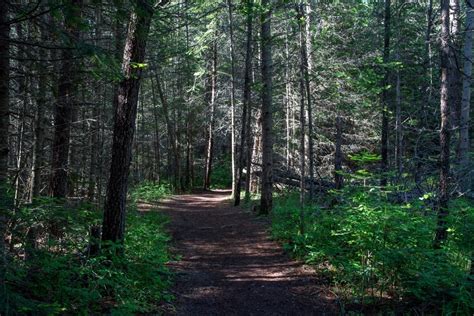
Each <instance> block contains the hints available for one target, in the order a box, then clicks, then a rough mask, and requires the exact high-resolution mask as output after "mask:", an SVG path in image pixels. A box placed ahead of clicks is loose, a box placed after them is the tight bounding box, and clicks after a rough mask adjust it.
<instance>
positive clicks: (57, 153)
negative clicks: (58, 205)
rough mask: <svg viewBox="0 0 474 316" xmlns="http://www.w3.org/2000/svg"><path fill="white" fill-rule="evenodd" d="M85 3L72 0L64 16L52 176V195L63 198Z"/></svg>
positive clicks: (55, 112) (66, 186)
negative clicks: (64, 39) (76, 50)
mask: <svg viewBox="0 0 474 316" xmlns="http://www.w3.org/2000/svg"><path fill="white" fill-rule="evenodd" d="M81 6H82V0H71V11H70V14H68V15H66V16H65V21H64V23H65V27H66V32H67V34H68V42H69V45H68V46H69V47H68V48H66V49H64V50H63V51H62V56H61V59H62V65H61V71H60V76H59V86H58V97H57V101H56V107H55V109H54V140H53V161H52V165H51V168H52V175H51V184H50V190H51V196H53V197H57V198H64V197H66V195H67V192H68V161H69V143H70V138H71V123H72V115H73V107H74V106H75V103H76V100H75V94H76V92H77V89H76V85H77V73H78V69H77V66H76V65H77V60H74V50H73V49H72V47H73V46H74V45H76V42H77V40H78V36H79V25H78V24H77V19H78V17H80V15H81Z"/></svg>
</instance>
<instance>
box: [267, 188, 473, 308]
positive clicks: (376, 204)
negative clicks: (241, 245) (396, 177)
mask: <svg viewBox="0 0 474 316" xmlns="http://www.w3.org/2000/svg"><path fill="white" fill-rule="evenodd" d="M336 198H337V199H338V201H339V202H338V203H337V204H336V205H335V206H333V207H326V208H323V207H321V205H331V204H333V203H330V202H329V201H334V200H335V199H336ZM329 201H326V202H323V203H321V204H320V205H312V206H310V207H307V208H306V209H305V210H304V214H305V215H304V234H302V233H301V229H300V226H301V225H300V221H301V220H300V218H301V216H300V208H299V203H298V199H297V196H296V195H295V194H290V195H288V196H286V197H284V198H280V199H278V200H277V203H276V208H275V210H274V213H273V224H272V231H273V235H274V236H275V237H276V238H278V239H280V240H283V241H284V242H285V247H286V248H287V249H289V250H291V251H292V252H293V253H294V254H295V255H297V256H299V257H301V258H304V259H305V260H306V261H307V262H309V263H312V264H315V265H318V266H319V268H320V269H321V270H322V271H324V272H325V273H327V274H328V275H329V276H331V277H332V278H333V280H334V281H335V282H336V283H337V284H338V285H339V287H340V288H341V289H345V290H348V291H350V292H348V293H345V294H347V295H350V296H351V297H355V298H357V299H359V300H360V299H362V301H364V300H365V301H367V299H373V298H375V297H381V296H386V295H390V296H392V297H407V296H408V297H415V298H417V299H419V300H421V301H430V300H432V301H437V302H443V303H444V305H443V306H444V307H445V308H446V309H449V310H450V311H454V312H455V313H460V314H464V313H468V312H469V310H470V308H473V307H474V305H473V303H474V301H473V297H472V296H471V295H472V294H470V293H472V292H469V290H468V289H469V286H472V283H469V281H468V273H469V260H470V258H471V254H472V253H473V251H474V242H473V236H474V209H473V207H472V204H469V203H467V202H461V201H454V202H453V203H452V205H451V215H450V217H449V220H450V228H449V231H450V237H449V240H448V242H447V243H446V244H445V245H444V247H443V249H441V250H434V249H433V246H432V245H433V237H434V231H435V227H436V214H435V212H434V211H432V210H431V208H430V207H428V206H426V205H424V201H420V200H419V201H417V202H415V203H411V204H396V203H391V202H390V201H389V199H388V198H387V197H386V193H383V192H380V191H378V190H375V189H369V188H362V187H358V188H353V189H351V190H345V191H344V192H340V193H337V194H336V195H332V196H331V197H330V199H329Z"/></svg>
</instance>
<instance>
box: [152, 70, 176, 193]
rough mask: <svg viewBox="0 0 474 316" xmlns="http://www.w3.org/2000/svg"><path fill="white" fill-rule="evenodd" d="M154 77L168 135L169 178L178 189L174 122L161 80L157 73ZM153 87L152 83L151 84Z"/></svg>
mask: <svg viewBox="0 0 474 316" xmlns="http://www.w3.org/2000/svg"><path fill="white" fill-rule="evenodd" d="M155 77H156V89H157V91H158V96H159V97H160V101H161V106H162V107H163V117H164V119H165V123H166V129H167V133H168V165H169V167H170V168H171V177H172V180H173V188H174V189H175V190H176V189H177V188H178V163H179V162H178V147H177V146H176V131H175V127H174V122H173V121H172V120H171V118H170V109H169V106H168V100H167V99H166V96H165V94H164V91H163V89H162V87H161V80H160V77H159V76H158V72H157V73H156V74H155ZM152 85H153V82H152Z"/></svg>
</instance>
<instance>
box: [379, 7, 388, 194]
mask: <svg viewBox="0 0 474 316" xmlns="http://www.w3.org/2000/svg"><path fill="white" fill-rule="evenodd" d="M390 1H391V0H385V17H384V44H383V64H384V66H385V67H387V64H388V62H389V59H390V32H391V30H390V23H391V21H390V19H391V13H390V10H391V8H390ZM384 72H385V74H384V78H383V81H382V88H383V90H382V97H381V104H382V144H381V156H382V161H381V171H382V177H381V180H380V185H381V186H386V185H387V171H388V112H389V111H388V90H387V86H388V79H389V71H388V69H387V68H386V69H385V70H384Z"/></svg>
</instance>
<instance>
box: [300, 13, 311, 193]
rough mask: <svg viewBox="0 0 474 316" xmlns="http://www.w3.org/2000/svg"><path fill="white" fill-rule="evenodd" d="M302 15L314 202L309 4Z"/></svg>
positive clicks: (302, 43) (302, 55)
mask: <svg viewBox="0 0 474 316" xmlns="http://www.w3.org/2000/svg"><path fill="white" fill-rule="evenodd" d="M300 10H301V15H302V16H303V21H305V22H304V26H305V32H304V34H302V36H301V39H302V42H301V58H302V62H303V71H304V72H303V74H304V83H305V88H306V101H307V106H308V107H307V109H308V156H309V157H308V162H309V181H310V184H309V200H310V201H312V200H313V194H314V140H313V106H312V99H311V78H310V71H311V68H312V63H311V54H310V52H311V51H310V49H311V34H310V29H309V23H308V22H306V20H310V15H311V8H310V5H309V4H307V5H306V6H305V5H302V6H301V9H300Z"/></svg>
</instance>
